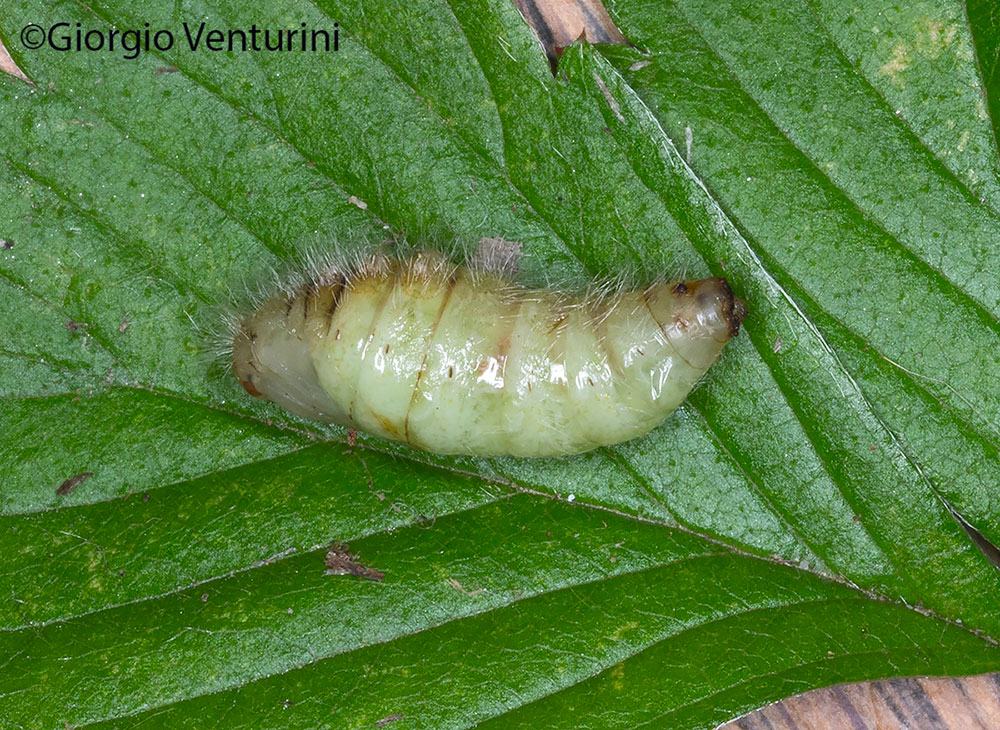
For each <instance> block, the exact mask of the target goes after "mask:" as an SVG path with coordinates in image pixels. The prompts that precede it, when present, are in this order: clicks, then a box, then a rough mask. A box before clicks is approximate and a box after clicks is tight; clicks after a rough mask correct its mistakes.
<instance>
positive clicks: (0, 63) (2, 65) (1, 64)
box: [0, 40, 35, 86]
mask: <svg viewBox="0 0 1000 730" xmlns="http://www.w3.org/2000/svg"><path fill="white" fill-rule="evenodd" d="M0 71H3V72H5V73H9V74H10V75H11V76H16V77H17V78H19V79H21V81H24V82H26V83H29V84H31V85H32V86H34V85H35V83H34V82H33V81H32V80H31V79H29V78H28V77H27V76H26V75H25V73H24V71H22V70H21V69H20V68H18V66H17V64H16V63H14V59H13V58H11V57H10V53H8V51H7V49H6V48H4V45H3V41H2V40H0Z"/></svg>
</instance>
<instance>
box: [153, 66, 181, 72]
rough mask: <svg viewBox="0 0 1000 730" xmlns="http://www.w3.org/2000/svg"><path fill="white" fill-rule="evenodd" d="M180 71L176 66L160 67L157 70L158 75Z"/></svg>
mask: <svg viewBox="0 0 1000 730" xmlns="http://www.w3.org/2000/svg"><path fill="white" fill-rule="evenodd" d="M178 71H180V69H179V68H177V67H176V66H160V67H159V68H158V69H156V73H157V74H172V73H176V72H178Z"/></svg>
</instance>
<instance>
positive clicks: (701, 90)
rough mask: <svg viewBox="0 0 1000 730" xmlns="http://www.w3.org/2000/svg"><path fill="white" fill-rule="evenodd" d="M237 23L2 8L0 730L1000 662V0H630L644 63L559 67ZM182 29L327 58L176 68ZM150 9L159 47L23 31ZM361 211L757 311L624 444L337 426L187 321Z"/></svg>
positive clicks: (465, 722) (239, 16)
mask: <svg viewBox="0 0 1000 730" xmlns="http://www.w3.org/2000/svg"><path fill="white" fill-rule="evenodd" d="M166 5H169V7H166ZM260 5H262V4H251V5H245V4H242V3H237V2H235V0H233V1H232V2H226V1H225V0H213V1H212V2H200V1H198V0H185V1H184V2H181V3H176V4H173V3H171V4H163V3H160V4H157V3H150V4H147V5H145V6H142V7H141V8H137V7H135V6H134V4H132V3H127V2H123V1H119V0H100V2H88V3H86V4H84V3H80V2H76V3H60V4H55V5H53V4H51V3H45V2H42V0H15V1H14V2H13V3H9V6H10V9H9V11H7V12H5V14H4V15H3V17H0V38H2V40H3V42H4V44H5V46H6V47H7V48H8V49H9V50H10V52H11V54H12V55H13V57H14V59H15V61H16V62H17V63H18V65H19V66H20V67H21V68H22V69H23V70H24V71H25V73H26V74H27V75H28V77H29V78H31V79H32V80H33V82H34V84H35V86H33V87H32V86H29V85H27V84H25V83H24V82H22V81H19V80H16V79H13V78H4V79H0V139H2V141H0V151H2V156H0V165H2V167H3V170H2V171H0V239H3V241H4V242H5V243H4V246H3V248H2V250H0V311H2V312H3V313H4V314H3V316H2V317H0V439H2V441H0V443H2V448H0V471H2V473H3V474H4V489H3V491H2V496H0V523H2V524H0V550H2V551H3V554H4V555H5V560H4V562H3V565H2V566H0V576H2V585H3V586H5V592H4V594H3V597H0V629H2V631H0V725H3V726H4V727H8V726H9V727H22V728H63V727H65V725H67V724H68V725H70V726H88V727H107V728H122V729H124V728H131V727H142V728H150V727H164V728H166V727H169V728H184V727H188V728H203V727H218V728H258V727H269V728H317V727H328V728H372V727H377V726H386V727H399V728H467V727H472V726H484V727H498V728H499V727H503V728H508V727H514V728H516V727H525V728H540V727H567V728H619V727H621V728H628V727H635V726H638V725H646V726H649V727H664V728H667V727H669V728H711V727H714V726H716V725H717V724H719V723H721V722H724V721H725V720H728V719H730V718H732V717H735V716H737V715H739V714H741V713H743V712H746V711H748V710H751V709H753V708H755V707H758V706H760V705H762V704H764V703H766V702H770V701H773V700H777V699H780V698H782V697H785V696H788V695H791V694H794V693H798V692H801V691H805V690H807V689H810V688H813V687H818V686H822V685H827V684H832V683H837V682H845V681H852V680H860V679H869V678H877V677H886V676H894V675H899V674H969V673H977V672H983V671H988V670H997V669H1000V649H998V645H997V640H998V639H1000V610H998V609H1000V604H998V599H997V597H998V596H1000V572H998V570H997V568H996V566H995V565H994V564H993V563H992V562H991V561H990V559H989V557H988V554H989V552H990V547H991V546H990V543H994V544H995V543H998V542H1000V527H998V525H1000V520H998V518H1000V491H998V485H1000V454H998V448H1000V428H998V424H1000V417H998V416H1000V388H998V387H997V383H1000V316H998V315H1000V264H998V259H997V257H996V254H995V242H996V241H998V240H1000V176H998V173H1000V155H998V152H997V143H996V139H997V135H996V132H995V129H996V126H995V125H996V122H995V119H996V118H997V113H996V106H995V105H996V101H997V98H998V97H1000V94H997V93H995V92H996V83H995V81H996V75H997V74H996V71H997V63H996V61H997V50H996V49H997V40H996V18H995V17H993V15H991V12H990V5H989V4H988V3H984V4H979V5H976V4H974V3H973V4H970V6H969V8H968V16H966V13H965V8H964V6H963V5H961V4H959V3H956V2H949V1H946V0H940V1H931V0H925V1H924V2H920V3H917V4H908V5H906V6H905V7H902V6H895V5H891V4H889V3H883V2H881V1H880V0H872V1H871V2H868V3H864V4H863V5H864V7H860V8H859V7H855V6H854V5H852V4H848V3H842V2H838V1H836V0H813V1H811V2H801V3H792V4H787V3H772V4H768V5H765V4H764V3H761V2H756V3H754V2H740V1H739V0H729V1H728V2H722V3H720V2H709V1H708V0H682V1H681V2H676V3H666V4H657V5H649V4H643V3H636V2H617V3H615V4H613V5H610V7H609V10H610V11H611V13H612V15H613V17H614V19H615V21H616V22H617V23H618V24H619V26H620V28H621V29H622V30H623V32H624V33H625V35H626V37H628V38H629V39H630V40H631V41H632V42H633V43H634V44H635V45H634V46H633V47H608V48H601V49H595V48H592V47H585V46H574V47H572V48H570V49H568V50H567V51H566V52H565V54H564V57H563V59H562V62H561V64H560V67H559V69H558V73H557V74H556V76H555V77H553V75H552V74H551V72H550V70H549V67H548V62H547V60H546V58H545V56H544V53H543V52H542V50H541V48H540V46H539V45H538V42H537V41H536V40H535V38H534V37H533V36H532V35H531V33H530V31H529V30H528V28H527V26H526V25H525V23H524V21H523V20H522V19H521V17H520V16H519V15H518V13H517V11H516V10H515V9H514V6H513V4H509V3H507V2H505V1H504V0H493V1H487V0H471V1H469V2H461V3H459V2H454V3H451V4H444V3H432V2H425V1H424V0H416V1H414V0H408V1H407V2H402V1H400V0H379V1H378V2H374V3H373V2H366V3H363V4H362V3H351V2H347V1H345V2H336V1H334V0H316V2H312V3H310V2H303V0H278V1H276V2H271V3H267V4H263V5H264V7H260ZM203 21H204V22H205V23H206V24H207V28H208V29H211V28H220V29H229V28H236V29H249V28H250V27H251V25H256V26H257V27H258V28H269V29H277V28H286V29H288V28H292V29H296V28H300V27H302V26H301V24H302V23H304V24H305V27H306V28H307V29H326V30H328V31H329V32H331V33H332V31H333V29H334V23H335V22H337V23H339V30H340V50H339V51H336V52H329V53H325V52H311V51H305V52H303V51H283V52H267V51H256V52H254V51H246V52H242V51H239V50H237V51H234V52H226V51H221V52H212V51H208V50H206V49H205V48H204V47H203V48H201V49H200V50H198V51H191V50H190V49H189V48H188V47H187V40H186V38H185V31H184V26H183V24H184V23H185V22H187V23H188V24H189V25H190V26H193V29H192V32H193V33H196V32H197V26H198V24H199V23H201V22H203ZM147 22H148V23H149V27H150V28H151V29H152V30H153V31H154V32H155V30H158V29H167V30H170V31H171V32H172V33H173V34H174V37H175V43H174V46H173V48H171V49H169V50H163V51H158V50H156V49H150V50H148V51H143V52H141V53H139V54H138V57H137V58H135V59H127V58H124V55H125V54H124V53H123V52H122V51H121V49H119V50H117V51H108V50H102V51H87V50H72V51H65V52H61V51H57V50H53V49H51V48H42V49H38V50H34V51H32V50H28V49H27V48H25V47H23V45H22V44H21V42H20V40H19V33H20V31H21V28H22V27H24V26H25V25H26V24H28V23H37V24H38V25H40V26H42V27H43V28H49V27H51V26H53V25H54V24H56V23H68V26H66V28H65V29H64V32H67V33H69V35H70V36H71V38H72V36H73V33H74V32H75V29H76V23H80V28H81V29H82V31H83V32H86V31H87V30H90V29H98V30H102V31H104V33H105V38H106V34H107V31H108V28H109V27H111V26H114V27H116V28H118V29H142V28H144V25H143V24H144V23H147ZM206 32H207V30H206ZM359 203H360V204H359ZM387 231H388V232H396V231H405V232H407V233H408V234H410V235H411V236H414V237H416V238H420V237H422V236H423V237H427V238H429V239H432V240H433V239H436V238H438V237H440V236H447V237H449V238H451V237H453V238H456V239H457V240H458V241H459V242H460V244H461V245H468V246H471V245H474V244H475V242H476V240H478V238H479V237H481V236H503V237H504V238H507V239H508V240H517V241H522V242H523V243H524V250H525V252H526V256H525V258H524V260H523V261H522V268H523V269H525V270H526V271H527V272H528V274H529V275H536V276H550V277H556V278H562V277H573V276H580V275H584V274H589V275H614V274H617V273H620V272H621V271H622V270H638V271H639V272H645V273H648V274H650V275H662V274H663V273H664V272H667V273H672V272H678V271H686V272H688V274H689V275H692V276H700V275H708V274H713V275H725V276H726V277H727V278H728V279H729V280H730V282H731V283H732V285H733V286H734V288H735V289H736V291H737V293H738V294H740V296H742V297H743V298H745V299H746V301H747V303H748V307H749V310H750V315H749V317H748V319H747V322H746V323H745V328H744V330H745V331H744V334H741V336H740V337H739V338H737V339H736V340H734V341H733V342H732V343H730V345H729V346H727V351H726V353H725V354H724V356H723V358H722V360H721V361H720V362H719V363H717V364H716V365H715V366H714V367H713V368H712V370H711V371H710V372H709V374H708V376H707V377H706V379H705V382H704V383H703V384H702V385H701V386H700V387H699V389H698V390H697V391H696V392H695V393H694V394H693V395H692V397H691V398H690V399H689V401H688V402H687V403H686V404H685V405H684V406H682V407H681V408H680V409H679V410H678V411H677V412H676V413H675V414H674V415H673V416H671V417H670V418H669V419H668V420H667V421H666V422H665V423H664V424H663V425H662V426H661V427H660V428H658V429H656V430H655V431H654V432H653V433H651V434H650V435H649V436H647V437H645V438H642V439H638V440H636V441H633V442H630V443H627V444H623V445H620V446H617V447H613V448H606V449H600V450H598V451H596V452H592V453H590V454H585V455H582V456H578V457H574V458H567V459H552V460H516V459H495V460H483V459H472V458H443V457H435V456H431V455H428V454H423V453H418V452H414V451H412V450H410V449H407V448H405V447H403V446H399V445H395V444H388V443H386V442H383V441H380V440H378V439H375V438H370V437H366V436H364V435H363V434H362V435H359V437H358V443H357V444H354V445H348V443H347V438H346V434H345V432H344V431H343V430H342V429H338V428H335V427H324V426H320V425H317V424H314V423H309V422H306V421H303V420H301V419H298V418H296V417H294V416H291V415H289V414H287V413H285V412H284V411H282V410H281V409H279V408H277V407H275V406H273V405H271V404H267V403H263V402H260V401H257V400H254V399H251V398H249V397H248V396H246V394H245V393H244V392H243V391H242V390H241V388H240V387H239V385H238V383H237V382H236V381H235V379H234V378H232V377H231V376H230V375H228V374H227V373H226V372H225V369H224V368H223V367H221V366H220V363H219V362H218V361H213V359H212V356H211V352H212V350H213V348H214V346H215V345H214V344H213V342H212V341H211V337H210V336H209V335H208V334H206V332H209V331H211V330H212V329H213V328H215V327H217V326H218V321H219V319H220V318H221V316H222V311H223V310H224V308H225V307H226V305H227V302H229V301H230V300H231V299H232V298H233V296H234V292H235V294H236V296H238V295H239V293H240V292H242V291H243V290H244V289H246V288H248V287H250V288H253V287H255V286H257V285H258V284H259V282H261V281H263V280H266V279H267V278H268V277H269V276H270V273H269V272H270V271H271V270H273V269H279V270H285V269H289V268H293V267H294V266H295V264H294V261H295V260H296V259H297V258H298V257H300V256H301V255H302V254H303V252H304V251H308V250H310V249H315V248H317V247H319V248H322V247H324V246H330V245H333V242H335V241H343V240H351V241H369V242H375V241H378V240H380V239H382V238H384V237H385V235H386V233H387ZM86 473H92V474H93V475H92V476H91V477H89V478H85V479H82V481H79V483H78V484H77V485H76V487H75V488H74V489H73V490H72V491H71V492H70V493H69V494H65V495H61V494H57V491H56V490H57V488H58V487H60V485H61V484H63V483H64V482H65V481H66V480H68V479H72V478H73V477H74V476H76V475H83V474H86ZM332 541H345V542H347V543H349V546H350V552H351V554H352V555H353V556H354V557H353V559H354V560H356V561H358V562H361V563H363V564H364V565H366V566H368V567H370V568H373V569H375V570H377V571H380V572H381V573H384V579H383V580H381V581H374V580H364V579H363V578H359V577H355V576H351V575H326V569H325V565H324V555H325V551H326V546H327V545H329V544H330V543H331V542H332Z"/></svg>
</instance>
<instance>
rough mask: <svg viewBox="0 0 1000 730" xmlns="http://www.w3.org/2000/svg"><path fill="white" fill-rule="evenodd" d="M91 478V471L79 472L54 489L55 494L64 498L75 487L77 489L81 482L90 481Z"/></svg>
mask: <svg viewBox="0 0 1000 730" xmlns="http://www.w3.org/2000/svg"><path fill="white" fill-rule="evenodd" d="M92 476H94V472H92V471H85V472H80V473H79V474H77V475H76V476H73V477H70V478H69V479H67V480H66V481H64V482H63V483H62V484H60V485H59V486H58V487H56V494H59V495H62V496H65V495H67V494H69V493H70V492H72V491H73V490H74V489H76V488H77V487H79V486H80V485H81V484H82V483H83V482H85V481H87V480H88V479H90V478H91V477H92Z"/></svg>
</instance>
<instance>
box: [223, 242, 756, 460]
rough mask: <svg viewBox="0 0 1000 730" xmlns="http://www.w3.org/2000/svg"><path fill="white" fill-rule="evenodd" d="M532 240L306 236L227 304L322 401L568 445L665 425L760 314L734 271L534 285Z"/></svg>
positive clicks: (240, 371)
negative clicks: (319, 242) (299, 251)
mask: <svg viewBox="0 0 1000 730" xmlns="http://www.w3.org/2000/svg"><path fill="white" fill-rule="evenodd" d="M445 248H447V247H445ZM520 248H521V246H520V244H519V243H515V242H511V241H506V240H504V239H502V238H483V239H482V240H481V241H480V243H479V246H478V247H477V248H476V250H475V252H474V253H463V251H464V249H458V248H453V249H452V250H450V251H447V250H444V251H443V250H442V247H434V248H427V247H416V246H412V245H410V244H408V243H406V242H405V241H402V240H400V239H398V238H397V239H388V240H387V241H385V242H384V243H383V244H381V245H376V246H372V247H364V248H361V247H355V248H353V249H350V250H344V249H334V248H326V249H325V250H324V249H320V248H314V249H310V250H307V251H305V253H304V254H303V256H302V261H301V262H300V263H301V267H300V269H299V271H300V273H298V274H293V275H291V276H284V277H277V275H276V274H274V273H273V272H272V273H271V275H270V276H269V277H268V278H269V279H271V282H272V283H271V285H269V286H267V287H265V288H262V289H261V290H260V291H259V292H256V293H253V294H252V295H251V296H250V297H249V299H250V301H249V302H245V303H244V305H243V306H242V307H241V311H242V312H243V314H241V315H228V316H226V317H223V318H222V320H221V322H222V332H221V334H220V338H221V339H222V340H223V341H224V342H225V348H224V349H225V352H226V356H227V358H228V359H229V363H230V367H231V368H232V371H233V373H234V374H235V375H236V377H237V378H238V379H239V381H240V384H241V385H242V386H243V388H244V389H245V390H246V391H247V392H248V393H250V394H251V395H253V396H256V397H259V398H264V399H266V400H270V401H273V402H275V403H277V404H279V405H281V406H282V407H284V408H285V409H286V410H288V411H290V412H292V413H294V414H296V415H299V416H302V417H305V418H310V419H314V420H318V421H325V422H332V423H339V424H342V425H345V426H349V427H352V428H357V429H360V430H364V431H368V432H370V433H373V434H376V435H378V436H382V437H385V438H389V439H394V440H397V441H402V442H405V443H408V444H410V445H412V446H414V447H416V448H420V449H424V450H427V451H433V452H437V453H444V454H470V455H484V456H491V455H503V454H509V455H514V456H554V455H561V454H572V453H578V452H582V451H588V450H590V449H593V448H597V447H599V446H604V445H609V444H614V443H619V442H621V441H625V440H627V439H630V438H634V437H637V436H641V435H643V434H645V433H646V432H648V431H649V430H651V429H652V428H654V427H655V426H656V425H657V424H659V423H660V422H661V421H662V420H663V419H664V418H665V417H666V416H667V415H668V414H669V413H670V412H671V411H672V410H673V409H674V408H676V407H677V406H678V405H679V404H680V403H681V402H682V401H683V400H684V398H685V397H686V396H687V394H688V393H689V392H690V390H691V389H692V388H693V387H694V386H695V384H696V383H697V382H698V381H699V380H700V379H701V377H702V376H703V375H704V373H705V372H706V371H707V370H708V368H709V366H710V365H711V364H712V363H713V362H714V361H715V360H716V359H717V358H718V357H719V355H720V354H721V352H722V349H723V346H724V345H725V343H726V341H727V340H728V339H729V338H730V337H733V336H735V335H736V334H737V332H738V331H739V326H740V323H741V322H742V320H743V318H744V316H745V315H746V308H745V306H744V304H743V302H742V301H740V300H739V299H737V298H736V297H735V296H733V293H732V291H731V290H730V288H729V285H728V283H727V282H726V281H725V280H724V279H721V278H718V277H713V278H708V279H699V280H685V279H680V280H674V281H667V280H664V279H659V280H657V281H654V282H653V283H648V281H647V282H646V283H644V284H642V285H636V284H635V282H634V280H633V279H631V278H630V277H626V276H624V275H621V276H617V277H612V278H606V279H601V280H597V281H592V282H590V283H589V284H587V285H585V286H583V287H569V286H559V285H553V284H549V285H546V286H534V287H532V286H528V285H526V284H524V283H523V282H520V281H519V280H518V278H517V272H518V268H519V264H520V258H521V252H520Z"/></svg>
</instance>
